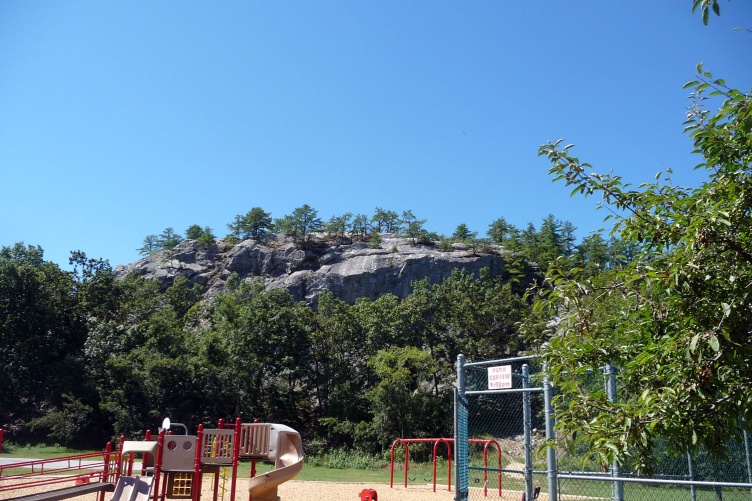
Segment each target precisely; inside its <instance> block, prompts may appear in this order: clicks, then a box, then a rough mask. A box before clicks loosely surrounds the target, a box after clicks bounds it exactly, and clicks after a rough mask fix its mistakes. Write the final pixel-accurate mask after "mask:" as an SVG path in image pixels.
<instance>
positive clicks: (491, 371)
mask: <svg viewBox="0 0 752 501" xmlns="http://www.w3.org/2000/svg"><path fill="white" fill-rule="evenodd" d="M511 387H512V366H511V365H498V366H496V367H489V368H488V389H489V390H501V389H504V388H511Z"/></svg>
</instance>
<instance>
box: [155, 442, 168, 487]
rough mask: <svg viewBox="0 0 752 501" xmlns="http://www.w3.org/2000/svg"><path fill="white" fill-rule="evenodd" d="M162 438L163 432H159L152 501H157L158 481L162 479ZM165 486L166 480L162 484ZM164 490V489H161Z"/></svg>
mask: <svg viewBox="0 0 752 501" xmlns="http://www.w3.org/2000/svg"><path fill="white" fill-rule="evenodd" d="M164 438H165V431H164V430H162V431H160V432H159V438H158V439H157V457H155V458H154V501H158V500H159V481H160V479H161V477H162V456H163V454H164ZM164 484H165V486H167V480H166V479H165V482H164ZM163 490H164V489H163Z"/></svg>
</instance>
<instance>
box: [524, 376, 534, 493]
mask: <svg viewBox="0 0 752 501" xmlns="http://www.w3.org/2000/svg"><path fill="white" fill-rule="evenodd" d="M522 388H523V389H524V390H527V389H529V388H530V367H529V366H528V365H527V364H524V365H523V366H522ZM522 423H523V427H524V437H525V438H524V442H525V499H533V417H532V413H531V412H530V392H529V391H525V392H524V393H523V394H522Z"/></svg>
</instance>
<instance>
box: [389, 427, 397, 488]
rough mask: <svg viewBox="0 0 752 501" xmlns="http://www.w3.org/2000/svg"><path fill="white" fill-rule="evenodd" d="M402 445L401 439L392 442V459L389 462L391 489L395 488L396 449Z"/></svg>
mask: <svg viewBox="0 0 752 501" xmlns="http://www.w3.org/2000/svg"><path fill="white" fill-rule="evenodd" d="M398 443H400V439H397V440H395V441H394V442H392V458H391V460H390V461H389V488H390V489H391V488H392V487H394V448H395V447H396V446H397V444H398Z"/></svg>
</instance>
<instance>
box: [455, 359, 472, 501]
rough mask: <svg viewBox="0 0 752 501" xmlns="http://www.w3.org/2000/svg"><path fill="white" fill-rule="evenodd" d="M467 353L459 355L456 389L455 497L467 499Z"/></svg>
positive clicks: (457, 500) (461, 499)
mask: <svg viewBox="0 0 752 501" xmlns="http://www.w3.org/2000/svg"><path fill="white" fill-rule="evenodd" d="M465 385H466V382H465V355H462V354H459V355H457V388H455V391H454V464H455V469H454V485H455V489H456V490H455V492H454V499H455V501H466V500H467V498H468V495H469V491H470V486H469V482H468V477H469V474H468V453H467V444H468V432H467V400H466V397H465V389H466V386H465Z"/></svg>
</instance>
